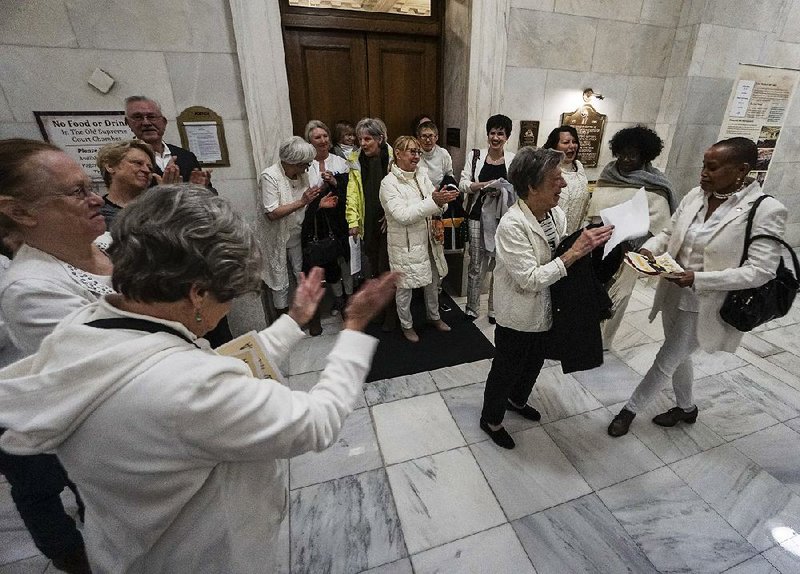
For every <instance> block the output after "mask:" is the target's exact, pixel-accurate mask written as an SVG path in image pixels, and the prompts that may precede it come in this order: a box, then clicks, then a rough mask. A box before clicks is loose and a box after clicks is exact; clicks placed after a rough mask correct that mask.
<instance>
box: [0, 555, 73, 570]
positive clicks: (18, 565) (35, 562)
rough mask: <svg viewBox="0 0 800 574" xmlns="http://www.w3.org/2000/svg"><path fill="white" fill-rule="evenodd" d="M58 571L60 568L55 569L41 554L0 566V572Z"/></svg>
mask: <svg viewBox="0 0 800 574" xmlns="http://www.w3.org/2000/svg"><path fill="white" fill-rule="evenodd" d="M58 572H60V570H56V567H55V566H53V564H52V562H50V560H49V559H48V558H47V557H45V556H43V555H41V554H39V555H38V556H33V557H31V558H26V559H25V560H19V561H17V562H12V563H10V564H6V565H4V566H0V574H51V573H52V574H58Z"/></svg>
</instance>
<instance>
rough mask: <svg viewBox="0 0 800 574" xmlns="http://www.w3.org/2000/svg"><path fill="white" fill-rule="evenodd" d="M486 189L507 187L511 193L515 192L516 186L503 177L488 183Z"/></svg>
mask: <svg viewBox="0 0 800 574" xmlns="http://www.w3.org/2000/svg"><path fill="white" fill-rule="evenodd" d="M484 189H505V190H506V191H508V192H509V193H513V192H514V186H513V185H511V182H510V181H508V180H507V179H505V178H502V177H500V178H497V179H495V180H494V181H491V182H489V183H487V184H486V187H485V188H484Z"/></svg>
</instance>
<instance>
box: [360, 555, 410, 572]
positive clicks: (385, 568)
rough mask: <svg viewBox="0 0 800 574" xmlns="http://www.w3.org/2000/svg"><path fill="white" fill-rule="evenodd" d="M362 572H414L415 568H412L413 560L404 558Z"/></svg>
mask: <svg viewBox="0 0 800 574" xmlns="http://www.w3.org/2000/svg"><path fill="white" fill-rule="evenodd" d="M361 574H414V570H413V569H412V568H411V560H409V559H408V558H403V559H402V560H397V561H396V562H390V563H389V564H384V565H382V566H376V567H375V568H370V569H369V570H364V571H363V572H362V573H361Z"/></svg>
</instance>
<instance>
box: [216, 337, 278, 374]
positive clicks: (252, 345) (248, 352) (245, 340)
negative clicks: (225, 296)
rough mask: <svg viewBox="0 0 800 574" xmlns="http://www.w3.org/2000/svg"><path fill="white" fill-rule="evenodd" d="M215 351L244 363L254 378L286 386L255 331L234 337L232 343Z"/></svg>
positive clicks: (229, 342)
mask: <svg viewBox="0 0 800 574" xmlns="http://www.w3.org/2000/svg"><path fill="white" fill-rule="evenodd" d="M215 351H216V352H217V353H219V354H220V355H226V356H228V357H235V358H237V359H240V360H242V361H244V362H245V363H246V364H247V366H248V367H250V371H251V372H252V373H253V376H254V377H256V378H259V379H272V380H274V381H278V382H279V383H284V384H286V380H285V379H284V378H283V375H282V374H281V372H280V370H279V369H278V367H277V366H276V365H275V364H274V363H273V362H272V361H271V360H270V358H269V356H268V355H267V350H266V349H265V348H264V345H263V343H262V342H261V338H260V337H259V336H258V333H256V332H255V331H250V332H249V333H245V334H244V335H242V336H240V337H236V338H235V339H234V340H233V341H228V342H227V343H225V344H224V345H220V346H219V347H217V348H216V349H215Z"/></svg>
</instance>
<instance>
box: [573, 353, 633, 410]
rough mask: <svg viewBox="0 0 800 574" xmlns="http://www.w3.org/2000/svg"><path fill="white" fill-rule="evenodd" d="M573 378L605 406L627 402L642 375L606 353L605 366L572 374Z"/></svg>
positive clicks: (604, 357)
mask: <svg viewBox="0 0 800 574" xmlns="http://www.w3.org/2000/svg"><path fill="white" fill-rule="evenodd" d="M572 376H573V377H574V378H575V379H576V380H577V381H578V382H579V383H580V384H581V385H583V386H584V388H585V389H586V390H587V391H589V392H590V393H592V395H594V396H595V397H596V398H597V400H599V401H600V402H601V403H603V404H604V405H606V406H607V405H613V404H615V403H618V402H620V401H627V400H628V399H629V398H630V396H631V394H632V393H633V390H634V389H635V388H636V385H638V384H639V382H640V381H641V380H642V377H641V375H639V373H637V372H636V371H634V370H633V369H631V368H630V367H628V366H627V365H626V364H625V363H623V362H622V361H620V360H619V359H618V358H617V357H615V356H614V355H612V354H611V353H605V354H604V356H603V364H602V365H601V366H599V367H597V368H596V369H592V370H591V371H581V372H578V373H572Z"/></svg>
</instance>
